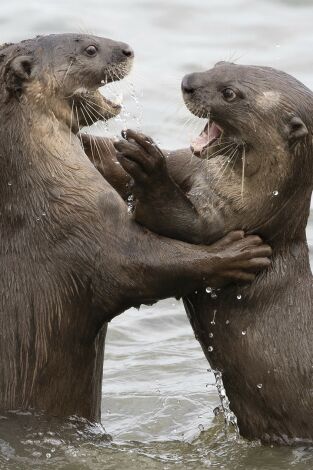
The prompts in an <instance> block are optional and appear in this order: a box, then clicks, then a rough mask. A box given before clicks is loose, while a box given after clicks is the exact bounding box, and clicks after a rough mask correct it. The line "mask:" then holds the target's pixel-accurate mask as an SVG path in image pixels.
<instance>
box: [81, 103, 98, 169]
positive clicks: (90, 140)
mask: <svg viewBox="0 0 313 470" xmlns="http://www.w3.org/2000/svg"><path fill="white" fill-rule="evenodd" d="M81 106H82V109H81V112H82V114H83V116H84V119H85V121H86V122H88V121H87V119H86V116H85V113H84V109H83V108H84V105H83V104H82V103H81ZM91 122H93V121H92V119H91ZM87 135H88V137H89V142H90V150H91V155H92V161H93V164H95V157H94V153H93V147H92V138H91V137H92V136H91V134H90V133H89V132H88V133H87Z"/></svg>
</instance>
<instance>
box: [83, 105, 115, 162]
mask: <svg viewBox="0 0 313 470" xmlns="http://www.w3.org/2000/svg"><path fill="white" fill-rule="evenodd" d="M85 111H86V113H88V115H89V117H90V118H91V116H90V113H92V115H93V116H95V115H94V113H93V112H92V111H91V109H89V112H88V110H87V108H86V107H85ZM97 122H99V121H97ZM101 124H103V123H102V122H101ZM105 131H107V129H106V128H105ZM102 142H103V144H104V146H105V147H106V149H107V150H108V152H109V153H110V152H111V150H110V148H109V146H108V144H107V143H106V141H105V139H103V141H102ZM94 144H95V146H96V148H97V151H98V155H99V159H100V160H101V151H100V148H99V146H98V144H97V142H96V139H95V138H94Z"/></svg>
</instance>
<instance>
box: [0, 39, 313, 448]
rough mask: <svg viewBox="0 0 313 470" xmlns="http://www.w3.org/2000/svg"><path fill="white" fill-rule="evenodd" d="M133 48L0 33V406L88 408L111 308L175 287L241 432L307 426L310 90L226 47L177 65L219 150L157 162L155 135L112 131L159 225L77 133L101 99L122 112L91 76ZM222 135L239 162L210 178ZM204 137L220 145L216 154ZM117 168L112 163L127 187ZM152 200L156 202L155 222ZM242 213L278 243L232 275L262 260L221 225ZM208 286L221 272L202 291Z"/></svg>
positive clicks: (299, 430) (92, 408)
mask: <svg viewBox="0 0 313 470" xmlns="http://www.w3.org/2000/svg"><path fill="white" fill-rule="evenodd" d="M132 56H133V53H132V51H131V49H130V48H129V47H128V46H127V45H125V44H122V43H117V42H113V41H110V40H107V39H101V38H96V37H93V36H87V35H52V36H47V37H42V38H36V39H35V40H29V41H24V42H22V43H20V44H15V45H5V46H3V47H2V49H1V50H0V61H1V62H0V74H1V93H0V100H1V113H2V120H1V123H2V124H1V129H0V141H1V150H0V155H1V161H2V185H1V191H2V195H1V196H2V197H1V199H0V201H1V202H0V204H1V210H0V212H1V225H2V227H1V228H2V231H1V233H2V237H1V254H2V263H1V268H0V272H1V280H2V282H1V287H2V294H1V312H0V322H1V325H0V331H1V343H0V374H1V382H0V408H1V409H2V410H5V409H12V408H15V409H16V408H36V409H42V410H45V411H47V412H49V413H53V414H56V415H66V414H78V415H81V416H84V417H87V418H89V419H98V418H99V415H100V396H101V394H100V392H101V376H102V361H103V346H104V339H105V330H106V322H107V321H109V320H110V319H111V318H113V317H114V316H115V315H117V314H119V313H121V312H122V311H123V310H125V309H126V308H128V307H129V306H131V305H140V304H141V303H145V302H153V301H155V300H157V299H159V298H163V297H166V296H173V295H176V296H181V295H185V296H187V297H185V304H186V306H187V310H188V314H189V316H190V319H191V322H192V325H193V327H194V329H195V331H196V333H197V335H198V337H199V339H200V341H201V344H202V346H203V348H204V350H205V353H206V355H207V356H208V358H209V360H210V362H211V363H212V365H213V367H215V368H216V369H218V370H220V371H221V372H222V373H223V378H224V382H225V387H226V390H227V393H228V396H229V398H230V401H231V408H232V409H233V410H234V412H235V413H236V414H237V417H238V422H239V428H240V431H241V432H242V434H243V435H245V436H247V437H252V438H254V437H261V438H262V439H263V440H265V441H266V440H272V441H273V440H277V441H278V442H281V441H287V440H288V439H289V438H292V437H300V438H308V439H310V438H311V437H312V431H311V424H310V420H308V419H307V413H308V412H309V409H310V406H311V401H310V392H309V390H310V388H311V385H310V384H311V380H310V375H309V374H308V370H309V369H310V370H311V364H310V351H311V349H310V333H309V329H308V325H309V320H310V319H309V312H310V309H309V307H310V301H311V300H310V299H311V298H312V296H311V286H310V284H311V279H310V271H309V265H308V259H307V247H306V242H305V234H304V229H305V225H306V218H307V214H308V210H309V199H310V194H311V180H310V158H309V157H310V149H311V137H310V133H311V129H312V126H311V123H310V115H309V109H310V105H311V100H312V95H311V92H309V91H308V90H307V89H306V88H305V87H304V86H303V85H301V84H299V82H297V81H295V80H294V79H292V78H291V77H289V76H288V75H286V74H282V73H280V72H277V71H272V70H271V69H263V68H257V67H256V68H249V67H239V66H234V65H227V64H224V65H219V66H218V67H216V68H215V69H214V70H213V71H211V72H208V73H205V74H195V75H193V76H191V77H189V78H188V80H187V82H188V83H185V85H186V86H185V85H184V92H185V95H186V97H188V98H187V100H188V103H190V106H192V109H196V108H197V112H201V113H206V114H207V115H208V114H209V113H210V116H211V119H212V120H213V121H212V122H213V125H212V123H211V124H210V125H209V126H208V128H207V129H206V130H205V131H204V133H203V135H202V137H201V139H200V140H201V141H203V139H204V141H206V143H207V148H206V149H204V153H205V154H210V153H211V151H212V150H213V153H212V155H211V157H212V158H211V159H209V160H208V162H207V164H206V165H205V166H203V164H202V162H201V160H199V159H198V158H196V157H193V156H191V157H190V154H189V152H188V151H187V152H186V151H182V152H174V153H173V155H171V158H169V159H168V160H166V164H165V160H164V157H163V154H162V152H161V151H159V149H157V148H156V147H155V146H154V145H152V144H150V143H149V142H146V141H145V140H146V139H143V138H142V137H141V136H138V135H136V134H134V133H128V135H127V137H128V138H129V139H131V138H132V140H133V142H131V141H130V142H129V143H126V142H125V143H124V144H118V149H119V159H120V161H121V162H122V164H123V166H124V168H126V169H127V171H128V173H129V174H131V176H132V177H133V179H134V181H135V186H134V192H135V195H136V198H137V203H136V204H137V205H136V212H135V218H138V221H139V222H140V223H141V224H144V225H146V226H147V227H148V228H150V229H152V230H154V231H157V232H159V233H160V234H161V235H162V236H159V235H154V234H153V233H152V232H150V231H148V230H146V229H145V228H143V227H140V225H138V224H137V223H136V222H135V221H134V220H133V218H131V217H129V215H128V213H127V207H126V204H125V203H124V202H123V200H122V198H121V197H120V196H119V195H118V194H117V192H116V191H115V190H114V189H113V187H112V186H111V185H110V184H109V183H108V182H107V181H105V180H104V179H103V177H102V176H101V175H100V173H99V172H98V171H97V170H96V169H95V167H94V166H93V165H92V164H91V163H90V161H89V160H88V159H87V157H86V154H85V152H84V150H83V149H82V146H81V142H80V140H79V138H78V137H77V135H75V133H76V132H77V131H78V130H79V127H80V124H89V123H90V122H92V121H93V119H94V118H95V116H94V114H93V113H92V112H91V110H92V109H93V110H94V108H95V106H96V109H99V112H98V113H96V119H107V118H109V117H111V116H114V115H115V114H116V113H117V112H118V106H116V105H114V103H111V102H110V101H109V100H106V99H104V98H102V96H101V95H100V94H99V93H98V91H97V89H98V87H99V86H101V82H102V81H103V80H104V81H106V82H108V81H111V80H116V79H119V78H121V77H122V76H124V75H125V74H127V72H128V70H129V66H130V62H131V60H132ZM226 82H227V83H226ZM221 84H222V88H221ZM226 90H228V91H227V92H226ZM224 95H225V96H224ZM233 95H234V96H233ZM299 98H300V101H299V102H298V100H299ZM93 112H94V111H93ZM247 116H249V118H247ZM273 116H274V117H273ZM301 118H302V120H301ZM304 123H305V124H304ZM258 124H261V127H258ZM222 131H223V133H222ZM266 131H268V132H269V134H268V141H267V142H266V141H265V138H264V135H266ZM221 134H222V135H221ZM212 136H213V138H212ZM213 141H215V142H213ZM224 142H225V145H226V143H227V145H230V148H232V147H233V156H232V157H230V158H232V165H233V166H232V167H230V166H226V169H225V173H224V175H223V180H222V181H219V179H220V178H219V176H220V175H219V172H220V170H221V164H220V160H221V159H223V158H227V152H226V150H225V149H224V153H223V144H224ZM98 144H100V145H101V149H102V150H101V149H100V148H98V150H101V152H100V156H101V160H100V162H99V170H102V171H103V174H104V175H105V176H106V177H107V178H108V179H109V180H110V173H111V168H112V165H111V162H110V158H108V155H109V156H110V152H113V150H112V146H111V147H110V148H109V149H108V150H105V149H106V145H107V144H109V143H108V142H106V141H105V140H103V139H99V140H98ZM198 144H199V142H198ZM213 145H218V146H221V148H219V149H218V150H219V152H217V153H216V154H215V155H214V153H215V152H214V150H215V149H217V147H213ZM200 147H201V146H200ZM200 150H201V149H200ZM88 151H90V153H91V154H92V153H93V152H92V148H91V147H90V148H89V149H87V152H88ZM231 155H232V154H231ZM241 155H244V158H241V157H240V156H241ZM92 156H94V155H92ZM299 159H301V163H300V164H299ZM107 168H109V171H108V170H107ZM242 168H243V169H244V171H245V178H244V182H245V185H244V187H243V188H242V185H241V180H242ZM120 177H122V182H121V180H120ZM127 180H128V177H127V175H126V174H125V173H123V174H122V172H120V171H119V170H118V171H117V170H115V171H114V172H113V178H112V184H113V185H115V186H116V187H117V188H118V189H120V191H121V193H122V194H124V192H125V191H124V189H125V188H124V185H125V181H127ZM217 182H218V183H217ZM299 183H300V184H299ZM148 188H149V191H148ZM148 193H149V194H148ZM304 196H305V197H304ZM164 199H165V200H164ZM168 203H169V204H168ZM165 204H168V206H167V207H166V206H165ZM297 204H300V205H301V206H300V210H299V208H298V207H296V205H297ZM295 207H296V209H297V210H295ZM150 208H154V209H157V210H158V215H159V217H158V219H159V220H158V224H157V225H155V222H154V221H153V220H152V221H151V220H149V215H148V211H149V209H150ZM169 215H170V217H168V216H169ZM165 216H166V220H165ZM170 218H172V221H171V225H168V226H167V223H168V222H169V219H170ZM286 219H287V221H286ZM283 222H284V224H285V225H284V224H283ZM238 228H239V229H245V230H247V231H249V232H251V233H252V232H257V233H260V234H261V235H262V236H263V237H265V238H266V239H267V240H269V241H271V244H272V245H273V247H274V257H273V265H272V267H271V268H270V269H268V270H267V271H264V272H263V273H262V274H261V275H259V277H258V278H257V280H256V281H255V282H254V283H253V284H252V285H251V286H247V285H245V286H241V287H240V288H239V287H238V286H236V285H234V284H231V285H229V286H228V287H227V284H228V282H229V280H232V281H236V280H252V279H253V278H254V277H255V275H254V272H255V271H258V270H260V269H262V268H264V267H267V266H268V265H269V260H268V258H267V256H268V255H269V254H270V249H269V247H268V246H267V245H263V244H262V242H261V239H260V238H259V237H258V236H255V235H250V236H247V237H243V233H242V232H241V231H235V232H232V233H231V234H230V235H228V236H226V237H224V238H223V239H222V240H220V241H218V242H216V240H217V239H218V238H220V237H221V236H223V235H224V234H226V232H228V231H230V230H233V229H235V230H236V229H238ZM167 237H170V238H167ZM172 237H176V238H180V239H181V240H182V241H177V240H174V239H173V238H172ZM184 240H186V241H191V242H192V243H195V242H196V243H203V242H205V243H209V242H211V241H214V242H215V243H214V244H213V245H211V246H209V247H206V246H204V245H195V244H194V245H191V244H188V243H187V242H186V241H184ZM295 277H296V280H297V282H296V284H295V285H292V280H293V279H294V278H295ZM205 286H211V287H212V288H214V287H218V288H220V289H221V290H219V291H218V292H217V294H216V293H215V295H214V296H212V297H210V295H208V293H207V292H206V291H205V290H204V288H205ZM223 286H224V287H223ZM288 286H289V287H290V290H289V291H288V292H286V288H287V287H288ZM291 286H292V287H291ZM195 289H197V294H192V292H194V291H195ZM201 289H203V290H201ZM238 289H239V290H238ZM291 289H292V292H291ZM301 292H303V293H304V294H305V295H304V296H303V298H301ZM293 296H295V299H294V300H293ZM213 297H214V298H213ZM216 297H217V298H216ZM292 300H293V301H292ZM300 307H301V308H300ZM295 312H296V314H295ZM273 331H275V333H276V334H277V337H278V340H277V344H276V343H275V339H274V335H273ZM291 332H292V336H291V337H290V338H288V336H287V335H291ZM300 338H301V339H300ZM300 341H301V343H302V347H301V349H299V350H298V349H297V348H296V342H300ZM274 348H275V350H274ZM295 381H297V382H298V383H299V387H298V388H296V387H294V382H295ZM290 383H292V388H291V386H290ZM301 387H302V388H301ZM299 407H300V410H299ZM249 413H251V414H250V416H249Z"/></svg>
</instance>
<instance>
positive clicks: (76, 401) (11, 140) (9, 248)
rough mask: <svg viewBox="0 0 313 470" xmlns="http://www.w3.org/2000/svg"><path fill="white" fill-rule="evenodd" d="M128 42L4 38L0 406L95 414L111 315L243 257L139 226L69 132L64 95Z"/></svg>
mask: <svg viewBox="0 0 313 470" xmlns="http://www.w3.org/2000/svg"><path fill="white" fill-rule="evenodd" d="M90 43H92V44H93V43H97V45H98V48H99V53H98V57H97V59H95V61H89V58H87V57H86V56H85V54H84V50H85V49H84V48H85V47H87V46H88V44H90ZM124 47H125V44H123V43H117V42H114V41H111V40H109V39H103V38H96V37H93V36H87V35H72V34H69V35H51V36H46V37H42V38H36V39H34V40H29V41H25V42H22V43H19V44H16V45H6V46H5V47H3V48H2V49H1V63H0V83H1V88H0V114H1V126H0V142H1V145H0V161H1V185H0V201H1V202H0V215H1V217H0V227H1V228H0V230H1V243H0V253H1V262H0V280H1V282H0V287H1V296H0V299H1V300H0V302H1V303H0V335H1V341H0V410H9V409H37V410H43V411H46V412H48V413H50V414H53V415H56V416H64V415H71V414H75V415H79V416H83V417H85V418H88V419H99V417H100V401H101V380H102V367H103V348H104V339H105V332H106V324H107V322H108V321H110V320H111V319H112V318H113V317H114V316H115V315H118V314H119V313H121V312H123V311H124V310H125V309H126V308H128V307H130V306H139V305H140V304H141V303H145V302H153V301H155V300H156V299H158V298H163V297H167V296H172V295H182V294H183V293H186V292H190V291H191V290H192V289H194V288H195V285H198V284H202V285H203V282H204V281H203V279H204V278H205V277H206V276H208V277H210V274H212V270H213V265H214V269H216V270H217V272H218V271H221V270H222V268H225V267H226V265H227V263H228V264H229V262H230V261H231V260H232V259H233V258H232V256H234V257H236V256H237V258H238V256H239V257H240V256H241V254H239V252H236V255H235V252H234V251H232V256H230V255H231V250H228V251H227V250H226V253H225V250H224V254H222V255H221V256H220V255H219V254H218V253H217V252H218V249H217V248H214V247H213V248H211V249H207V248H204V247H192V246H191V245H187V244H184V243H182V242H178V241H177V242H176V241H174V240H169V239H166V238H162V237H159V236H157V235H154V234H151V233H150V232H149V231H147V230H145V229H143V228H141V227H139V226H138V225H137V224H136V223H135V222H134V221H133V220H132V219H131V218H130V217H129V215H128V213H127V206H126V205H125V203H124V201H123V200H122V199H121V198H120V196H119V195H118V194H117V193H116V191H115V190H114V189H113V188H112V186H110V184H108V183H107V182H106V181H105V180H104V179H103V177H102V176H101V175H100V173H99V172H98V171H97V170H96V169H95V167H94V166H93V165H92V163H91V162H90V161H89V160H88V158H87V157H86V154H85V153H84V151H83V149H82V146H81V143H80V140H79V138H78V137H77V136H76V135H75V134H74V133H73V132H71V130H70V122H71V120H72V116H71V105H70V102H68V101H67V100H68V96H69V95H68V94H71V93H73V92H75V90H76V89H77V87H78V86H79V85H80V84H83V85H84V86H85V87H86V88H89V89H90V90H91V92H92V93H93V92H96V89H97V87H98V86H99V85H100V83H99V81H100V78H101V77H102V76H103V75H105V73H106V72H105V70H106V69H107V67H108V65H110V67H111V73H113V72H112V70H113V69H114V66H116V65H117V64H120V62H122V61H125V57H123V54H122V53H121V50H122V49H123V48H124ZM72 63H73V64H74V65H72V66H70V65H71V64H72ZM123 63H125V62H123ZM126 65H127V64H126ZM105 76H106V77H108V75H105ZM111 78H112V77H111ZM74 120H75V118H74ZM76 124H78V123H76ZM238 243H239V244H238ZM240 243H243V244H245V243H244V241H243V242H242V240H241V241H240V242H237V245H236V243H235V245H236V246H237V248H238V250H239V248H240ZM246 244H249V243H248V242H246ZM241 248H242V247H241ZM235 251H236V250H235ZM217 254H218V256H217ZM227 256H228V258H227ZM220 268H221V269H220ZM212 280H213V278H212Z"/></svg>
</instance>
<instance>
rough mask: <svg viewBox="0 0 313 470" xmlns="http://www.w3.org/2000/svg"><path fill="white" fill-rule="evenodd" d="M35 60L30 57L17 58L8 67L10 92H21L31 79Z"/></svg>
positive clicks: (7, 76)
mask: <svg viewBox="0 0 313 470" xmlns="http://www.w3.org/2000/svg"><path fill="white" fill-rule="evenodd" d="M32 65H33V60H32V58H31V57H30V56H27V55H25V56H19V57H15V58H14V59H13V60H12V61H11V62H9V64H8V65H7V67H6V84H7V89H8V90H10V91H15V92H18V91H21V90H22V87H23V83H24V82H26V81H28V80H29V79H30V75H31V71H32Z"/></svg>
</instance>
